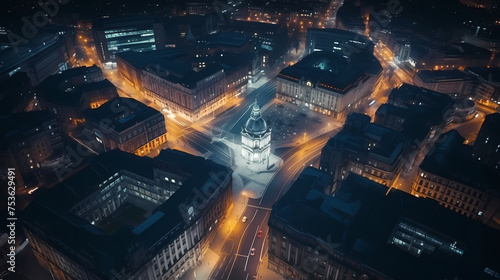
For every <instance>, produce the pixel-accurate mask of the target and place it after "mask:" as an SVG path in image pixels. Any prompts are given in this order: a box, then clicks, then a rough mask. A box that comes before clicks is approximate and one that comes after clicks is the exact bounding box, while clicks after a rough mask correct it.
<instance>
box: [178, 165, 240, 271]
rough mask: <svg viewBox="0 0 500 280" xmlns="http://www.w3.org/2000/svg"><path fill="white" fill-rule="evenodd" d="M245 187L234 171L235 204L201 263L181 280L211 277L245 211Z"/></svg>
mask: <svg viewBox="0 0 500 280" xmlns="http://www.w3.org/2000/svg"><path fill="white" fill-rule="evenodd" d="M243 187H244V185H243V180H242V179H241V178H240V176H239V175H237V174H235V173H233V200H234V204H233V206H231V208H230V209H229V210H228V215H227V217H226V218H225V219H224V220H223V221H222V224H221V225H220V226H219V228H218V230H217V234H216V235H215V237H214V239H213V240H212V243H210V247H209V249H208V250H207V252H206V254H205V255H204V256H203V258H202V259H201V264H200V265H198V266H196V267H195V268H194V269H191V270H189V271H187V272H186V273H184V275H183V276H182V277H181V278H180V279H181V280H195V279H203V280H206V279H209V277H210V274H211V273H212V270H213V269H214V268H215V265H216V264H217V262H218V261H219V259H220V257H221V256H222V255H223V253H222V252H221V251H222V248H223V246H224V244H225V243H226V240H227V238H228V237H229V234H230V233H231V231H233V228H234V227H235V226H236V224H237V222H238V220H239V219H240V217H241V215H242V213H243V211H244V210H245V208H246V206H247V203H248V197H245V196H243V195H241V194H240V191H241V190H242V189H243Z"/></svg>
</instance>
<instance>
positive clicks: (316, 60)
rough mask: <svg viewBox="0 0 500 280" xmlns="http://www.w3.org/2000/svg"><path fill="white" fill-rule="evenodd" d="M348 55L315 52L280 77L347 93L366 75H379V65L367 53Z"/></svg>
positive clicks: (358, 51) (283, 72)
mask: <svg viewBox="0 0 500 280" xmlns="http://www.w3.org/2000/svg"><path fill="white" fill-rule="evenodd" d="M347 55H349V57H347V56H346V54H344V53H333V52H325V51H321V52H313V53H311V54H309V55H308V56H306V57H304V58H303V59H302V60H300V61H299V62H297V63H296V64H294V65H292V66H288V67H286V68H285V69H283V70H281V72H280V74H279V77H280V78H282V79H287V80H291V81H298V80H306V81H310V82H311V83H312V84H313V86H317V87H320V88H323V89H327V90H330V91H334V92H338V93H341V94H345V93H347V92H348V91H349V90H350V89H351V88H352V87H354V86H355V85H356V84H357V82H359V81H361V80H362V79H364V78H365V77H366V76H367V75H373V76H376V75H378V74H379V73H380V71H382V66H381V65H380V62H379V61H378V60H377V59H376V58H375V57H374V56H373V54H372V53H370V52H369V51H368V50H359V49H357V51H356V50H354V49H353V50H352V52H351V53H349V54H347Z"/></svg>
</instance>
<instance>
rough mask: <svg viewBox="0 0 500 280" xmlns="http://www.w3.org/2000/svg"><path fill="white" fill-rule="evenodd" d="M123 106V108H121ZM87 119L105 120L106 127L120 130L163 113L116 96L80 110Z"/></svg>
mask: <svg viewBox="0 0 500 280" xmlns="http://www.w3.org/2000/svg"><path fill="white" fill-rule="evenodd" d="M122 108H123V109H122ZM82 115H83V117H84V118H85V119H86V120H87V121H92V122H94V123H101V122H103V120H107V122H106V125H107V126H108V129H110V130H113V131H116V132H122V131H124V130H127V129H129V128H131V127H133V126H135V125H136V124H138V123H141V122H143V121H145V120H147V119H149V118H151V117H153V116H156V115H157V116H161V117H162V119H163V115H162V114H161V113H160V112H159V111H157V110H156V109H154V108H151V107H149V106H146V105H144V104H143V103H141V102H139V101H137V100H135V99H133V98H124V97H117V98H115V99H111V100H109V101H108V102H106V103H104V104H102V105H101V106H100V107H99V108H95V109H86V110H84V111H83V112H82Z"/></svg>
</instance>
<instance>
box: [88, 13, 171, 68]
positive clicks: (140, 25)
mask: <svg viewBox="0 0 500 280" xmlns="http://www.w3.org/2000/svg"><path fill="white" fill-rule="evenodd" d="M161 25H162V23H161V22H158V21H157V20H156V19H155V18H154V17H153V16H146V15H134V16H122V17H113V18H103V19H99V20H97V21H95V22H94V23H93V25H92V34H93V37H94V43H95V47H96V51H97V54H98V56H99V59H100V60H101V62H102V63H103V66H104V67H105V68H116V58H115V54H116V53H119V52H124V51H138V52H143V51H151V50H156V49H157V48H161V47H159V46H158V44H157V42H158V43H159V42H161V41H164V40H163V39H162V36H164V34H163V32H161V31H163V29H162V28H161ZM163 47H164V46H163Z"/></svg>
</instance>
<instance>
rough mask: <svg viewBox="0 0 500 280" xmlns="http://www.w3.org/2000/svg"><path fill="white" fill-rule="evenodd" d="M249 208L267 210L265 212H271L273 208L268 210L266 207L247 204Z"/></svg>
mask: <svg viewBox="0 0 500 280" xmlns="http://www.w3.org/2000/svg"><path fill="white" fill-rule="evenodd" d="M247 207H253V208H257V209H262V210H265V211H271V210H272V209H271V208H266V207H261V206H257V205H251V204H247Z"/></svg>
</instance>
